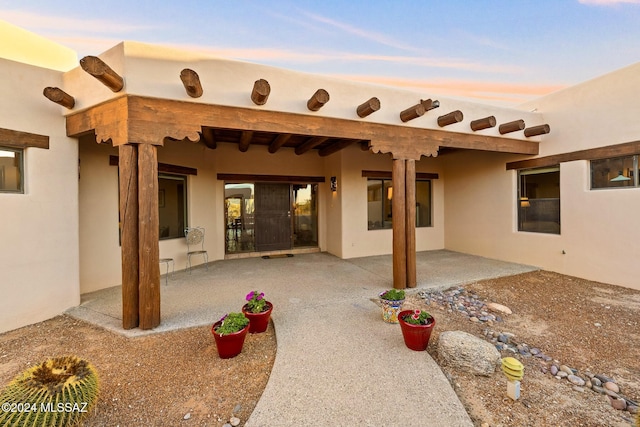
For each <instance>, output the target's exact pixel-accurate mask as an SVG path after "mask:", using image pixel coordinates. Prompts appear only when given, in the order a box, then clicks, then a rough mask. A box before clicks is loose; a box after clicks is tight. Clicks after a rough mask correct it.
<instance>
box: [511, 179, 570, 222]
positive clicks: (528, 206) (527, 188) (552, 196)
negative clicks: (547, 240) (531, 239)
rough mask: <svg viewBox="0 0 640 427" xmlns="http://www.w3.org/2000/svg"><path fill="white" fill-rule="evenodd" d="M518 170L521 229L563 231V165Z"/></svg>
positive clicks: (519, 220)
mask: <svg viewBox="0 0 640 427" xmlns="http://www.w3.org/2000/svg"><path fill="white" fill-rule="evenodd" d="M518 174H519V196H518V230H519V231H530V232H535V233H550V234H560V168H559V167H555V168H545V169H532V170H527V171H520V172H519V173H518Z"/></svg>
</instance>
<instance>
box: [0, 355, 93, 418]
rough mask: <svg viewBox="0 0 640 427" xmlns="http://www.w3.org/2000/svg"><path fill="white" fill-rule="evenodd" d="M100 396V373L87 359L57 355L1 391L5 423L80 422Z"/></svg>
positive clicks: (23, 374) (0, 414)
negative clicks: (97, 372)
mask: <svg viewBox="0 0 640 427" xmlns="http://www.w3.org/2000/svg"><path fill="white" fill-rule="evenodd" d="M97 398H98V375H97V374H96V371H95V368H94V367H93V366H92V365H91V364H90V363H88V362H87V361H86V360H83V359H79V358H78V357H75V356H65V357H56V358H52V359H48V360H45V361H44V362H42V363H41V364H39V365H35V366H32V367H31V368H29V369H27V370H25V371H23V372H22V373H20V374H19V375H18V376H17V377H16V378H15V379H14V380H13V381H11V382H10V383H9V385H7V387H6V388H5V389H4V390H3V391H2V393H0V404H2V409H1V410H0V425H2V426H16V427H17V426H56V427H58V426H60V427H62V426H73V425H77V424H78V423H79V422H80V420H82V419H83V418H84V417H85V416H86V415H87V414H88V413H89V410H90V409H91V408H92V407H93V405H94V404H95V402H96V400H97Z"/></svg>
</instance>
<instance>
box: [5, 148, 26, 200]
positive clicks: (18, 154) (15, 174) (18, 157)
mask: <svg viewBox="0 0 640 427" xmlns="http://www.w3.org/2000/svg"><path fill="white" fill-rule="evenodd" d="M22 154H23V150H22V149H14V148H5V147H0V192H7V193H23V192H24V185H23V172H22V171H23V165H22Z"/></svg>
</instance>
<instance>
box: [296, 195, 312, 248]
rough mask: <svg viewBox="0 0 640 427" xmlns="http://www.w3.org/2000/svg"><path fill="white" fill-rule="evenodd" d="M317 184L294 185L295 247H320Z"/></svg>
mask: <svg viewBox="0 0 640 427" xmlns="http://www.w3.org/2000/svg"><path fill="white" fill-rule="evenodd" d="M317 192H318V185H317V184H313V185H312V184H306V185H304V184H303V185H298V184H293V246H294V247H301V246H318V213H317V205H318V202H317Z"/></svg>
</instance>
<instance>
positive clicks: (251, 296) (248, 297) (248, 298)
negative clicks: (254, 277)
mask: <svg viewBox="0 0 640 427" xmlns="http://www.w3.org/2000/svg"><path fill="white" fill-rule="evenodd" d="M254 293H255V291H251V292H249V293H248V294H247V297H246V298H245V299H246V300H247V301H251V300H252V299H253V294H254Z"/></svg>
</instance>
